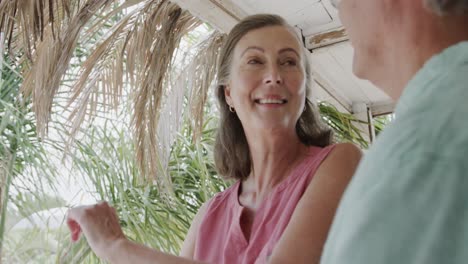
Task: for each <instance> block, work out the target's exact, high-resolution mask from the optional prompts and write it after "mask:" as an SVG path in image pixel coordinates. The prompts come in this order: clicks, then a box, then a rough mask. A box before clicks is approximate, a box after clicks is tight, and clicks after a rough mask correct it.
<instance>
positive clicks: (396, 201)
mask: <svg viewBox="0 0 468 264" xmlns="http://www.w3.org/2000/svg"><path fill="white" fill-rule="evenodd" d="M395 115H396V118H395V121H394V122H393V123H392V124H391V125H389V126H388V127H387V128H386V130H385V131H384V132H383V133H382V134H381V135H380V136H379V138H378V139H377V141H376V142H375V144H374V145H373V146H372V147H371V149H370V150H369V151H368V152H367V154H366V156H365V158H364V159H363V161H362V163H361V165H360V166H359V168H358V170H357V172H356V174H355V175H354V177H353V179H352V181H351V183H350V185H349V186H348V188H347V190H346V192H345V194H344V197H343V199H342V201H341V203H340V206H339V208H338V211H337V213H336V216H335V219H334V222H333V225H332V228H331V231H330V234H329V236H328V240H327V242H326V244H325V249H324V252H323V255H322V260H321V263H322V264H389V263H392V264H393V263H396V264H405V263H421V264H462V263H463V264H466V263H468V42H462V43H459V44H457V45H455V46H452V47H450V48H448V49H446V50H445V51H443V52H442V53H441V54H439V55H436V56H434V57H433V58H431V59H430V60H429V61H428V62H427V63H426V64H425V66H424V67H423V68H422V69H421V70H420V71H419V72H418V73H417V74H416V76H415V77H414V78H413V79H412V80H411V81H410V82H409V84H408V86H407V87H406V89H405V90H404V92H403V94H402V96H401V98H400V101H399V103H398V104H397V107H396V110H395Z"/></svg>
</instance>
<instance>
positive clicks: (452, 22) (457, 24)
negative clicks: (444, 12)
mask: <svg viewBox="0 0 468 264" xmlns="http://www.w3.org/2000/svg"><path fill="white" fill-rule="evenodd" d="M462 23H466V24H462ZM465 25H468V17H465V18H447V19H441V18H437V19H434V21H432V24H430V25H429V24H425V25H420V27H419V29H418V32H406V33H407V34H412V36H413V37H412V38H407V39H406V41H405V40H403V39H401V41H400V42H399V43H400V45H398V47H399V50H397V51H395V54H398V56H393V57H392V58H389V60H390V65H393V68H392V69H390V72H386V73H383V74H385V76H382V78H381V80H382V82H381V83H380V84H378V85H379V86H380V87H382V88H384V90H385V91H386V92H387V94H388V95H389V96H390V97H391V98H392V99H394V100H395V101H398V99H399V98H400V96H401V94H402V93H403V91H404V89H405V88H406V86H407V85H408V83H409V81H410V80H411V79H412V78H413V77H414V76H415V75H416V74H417V73H418V72H419V71H420V70H421V69H422V67H423V66H424V64H425V63H426V62H427V61H428V60H430V59H431V58H432V57H433V56H435V55H437V54H440V53H441V52H442V51H444V50H445V49H447V48H448V47H450V46H453V45H455V44H457V43H460V42H462V41H468V27H466V26H465Z"/></svg>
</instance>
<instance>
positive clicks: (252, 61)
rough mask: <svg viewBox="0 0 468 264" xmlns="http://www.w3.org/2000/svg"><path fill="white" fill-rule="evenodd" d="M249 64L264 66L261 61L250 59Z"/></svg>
mask: <svg viewBox="0 0 468 264" xmlns="http://www.w3.org/2000/svg"><path fill="white" fill-rule="evenodd" d="M247 64H262V62H261V61H260V60H259V59H250V60H248V61H247Z"/></svg>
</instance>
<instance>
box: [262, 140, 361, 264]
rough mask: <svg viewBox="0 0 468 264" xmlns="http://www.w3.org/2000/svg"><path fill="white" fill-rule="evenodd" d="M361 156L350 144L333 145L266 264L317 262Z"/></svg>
mask: <svg viewBox="0 0 468 264" xmlns="http://www.w3.org/2000/svg"><path fill="white" fill-rule="evenodd" d="M361 155H362V154H361V151H360V150H359V149H358V148H357V147H356V146H354V145H352V144H339V145H337V146H335V148H334V149H333V150H332V152H331V153H330V154H329V155H328V157H327V158H326V159H325V160H324V161H323V162H322V164H321V165H320V167H319V168H318V169H317V171H316V173H315V175H314V177H313V180H312V181H311V183H310V184H309V186H308V187H307V190H306V192H305V193H304V195H303V197H302V198H301V200H300V201H299V203H298V204H297V207H296V209H295V211H294V213H293V215H292V217H291V220H290V222H289V224H288V226H287V227H286V229H285V231H284V233H283V235H282V237H281V238H280V240H279V241H278V244H277V245H276V247H275V248H274V250H273V252H272V255H271V257H270V259H269V263H272V264H276V263H319V261H320V256H321V254H322V249H323V246H324V244H325V241H326V238H327V235H328V231H329V229H330V226H331V223H332V221H333V217H334V215H335V211H336V209H337V207H338V204H339V201H340V199H341V196H342V194H343V192H344V191H345V189H346V186H347V185H348V183H349V181H350V179H351V178H352V176H353V174H354V172H355V170H356V168H357V165H358V163H359V160H360V159H361Z"/></svg>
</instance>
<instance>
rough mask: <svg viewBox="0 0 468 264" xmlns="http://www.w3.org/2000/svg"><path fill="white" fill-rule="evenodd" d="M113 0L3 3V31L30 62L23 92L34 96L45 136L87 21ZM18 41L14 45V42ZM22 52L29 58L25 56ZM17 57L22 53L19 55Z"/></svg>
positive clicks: (40, 131)
mask: <svg viewBox="0 0 468 264" xmlns="http://www.w3.org/2000/svg"><path fill="white" fill-rule="evenodd" d="M111 2H112V0H88V1H65V0H62V1H53V0H49V1H43V0H38V1H36V0H23V1H4V2H2V3H1V4H0V14H1V17H0V21H1V26H0V30H1V31H3V32H8V33H7V34H8V35H7V42H8V46H7V47H8V49H9V50H10V53H11V50H16V51H18V52H19V53H18V54H19V58H17V59H18V60H19V61H21V62H23V61H29V62H30V67H25V68H24V70H23V76H24V82H23V84H22V88H21V89H22V91H23V93H24V94H25V95H26V96H29V95H32V97H33V109H34V112H35V115H36V120H37V129H38V132H39V134H40V135H42V136H44V135H45V133H46V131H47V124H48V122H49V119H50V112H51V108H52V101H53V98H54V96H55V94H56V92H57V90H58V88H59V86H60V83H61V80H62V77H63V75H64V74H65V72H66V71H67V69H68V65H69V63H70V60H71V58H72V55H73V52H74V50H75V47H76V44H77V41H78V38H79V34H80V32H81V30H82V29H83V27H84V26H85V25H86V23H87V22H88V21H89V20H90V19H91V18H92V17H93V16H94V14H95V13H96V12H97V11H99V10H100V9H101V8H105V7H106V6H108V5H109V4H110V3H111ZM13 43H14V45H15V46H14V47H12V44H13ZM21 53H23V54H24V56H26V58H24V57H21ZM14 56H18V55H17V54H15V55H14Z"/></svg>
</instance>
